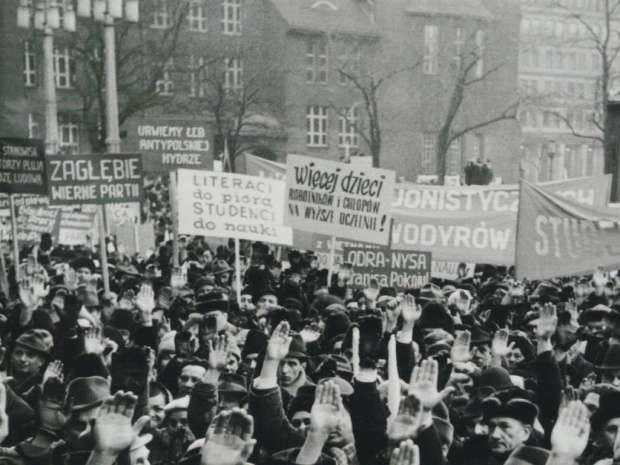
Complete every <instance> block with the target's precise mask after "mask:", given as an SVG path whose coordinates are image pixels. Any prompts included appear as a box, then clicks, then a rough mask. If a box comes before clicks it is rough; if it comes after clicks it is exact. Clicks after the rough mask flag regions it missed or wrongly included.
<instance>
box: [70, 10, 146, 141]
mask: <svg viewBox="0 0 620 465" xmlns="http://www.w3.org/2000/svg"><path fill="white" fill-rule="evenodd" d="M77 7H78V11H77V12H78V16H82V17H86V18H93V19H94V20H95V21H98V22H102V23H104V24H105V75H106V93H105V94H106V140H105V144H106V147H107V149H108V153H118V152H120V150H121V138H120V131H119V127H118V89H117V84H116V39H115V36H114V20H115V19H123V18H124V19H126V20H127V21H131V22H134V23H136V22H138V19H139V4H138V0H124V1H123V0H78V3H77Z"/></svg>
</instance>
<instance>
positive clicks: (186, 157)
mask: <svg viewBox="0 0 620 465" xmlns="http://www.w3.org/2000/svg"><path fill="white" fill-rule="evenodd" d="M124 127H125V128H126V130H127V137H126V138H125V139H124V140H123V150H125V151H127V152H137V153H141V154H142V160H143V163H144V169H145V172H146V174H153V175H159V174H165V173H169V172H171V171H175V170H176V169H178V168H187V169H196V170H208V169H210V168H211V167H212V165H213V130H212V127H211V125H210V124H209V123H207V122H205V121H193V120H185V119H152V118H149V119H146V118H130V119H129V120H128V121H127V123H126V124H125V125H124Z"/></svg>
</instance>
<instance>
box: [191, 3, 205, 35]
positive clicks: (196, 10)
mask: <svg viewBox="0 0 620 465" xmlns="http://www.w3.org/2000/svg"><path fill="white" fill-rule="evenodd" d="M187 20H188V21H189V30H190V31H194V32H207V7H206V5H205V4H204V3H203V2H202V1H200V0H193V1H192V3H191V4H190V6H189V11H188V14H187Z"/></svg>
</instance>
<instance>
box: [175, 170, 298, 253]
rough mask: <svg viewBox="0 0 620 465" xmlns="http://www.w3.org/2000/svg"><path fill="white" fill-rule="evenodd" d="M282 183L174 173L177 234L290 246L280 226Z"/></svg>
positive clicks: (235, 176) (287, 232) (289, 236)
mask: <svg viewBox="0 0 620 465" xmlns="http://www.w3.org/2000/svg"><path fill="white" fill-rule="evenodd" d="M284 190H285V184H284V182H282V181H271V180H270V181H267V180H265V179H262V178H257V177H254V176H246V175H243V174H232V173H216V172H205V171H197V170H184V169H181V170H178V184H177V193H176V198H177V199H176V200H177V201H176V205H177V210H178V213H177V216H178V224H179V227H178V232H179V233H180V234H191V235H198V236H209V237H212V236H215V237H229V238H230V237H232V238H237V239H248V240H251V241H264V242H270V243H275V244H284V245H291V244H292V242H293V237H292V231H291V229H290V228H287V227H285V226H284V225H283V221H282V219H283V213H284V208H283V203H284Z"/></svg>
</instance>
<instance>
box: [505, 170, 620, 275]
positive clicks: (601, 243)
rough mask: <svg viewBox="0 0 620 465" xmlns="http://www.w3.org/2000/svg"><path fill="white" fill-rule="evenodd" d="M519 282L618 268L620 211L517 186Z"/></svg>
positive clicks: (528, 185)
mask: <svg viewBox="0 0 620 465" xmlns="http://www.w3.org/2000/svg"><path fill="white" fill-rule="evenodd" d="M520 198H521V202H520V205H519V220H518V225H517V246H516V257H515V264H516V274H517V279H522V278H527V279H530V280H537V279H549V278H556V277H560V276H572V275H581V274H588V273H591V272H592V270H594V269H595V268H596V267H597V266H598V265H602V266H603V267H605V268H608V269H617V268H618V267H620V211H618V209H617V208H609V207H593V206H589V205H582V204H579V203H577V202H575V201H574V200H569V199H567V198H564V197H562V196H560V195H557V194H553V193H551V192H549V191H547V190H544V189H541V188H540V187H536V186H534V185H532V184H530V183H528V182H525V181H522V183H521V194H520Z"/></svg>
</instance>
